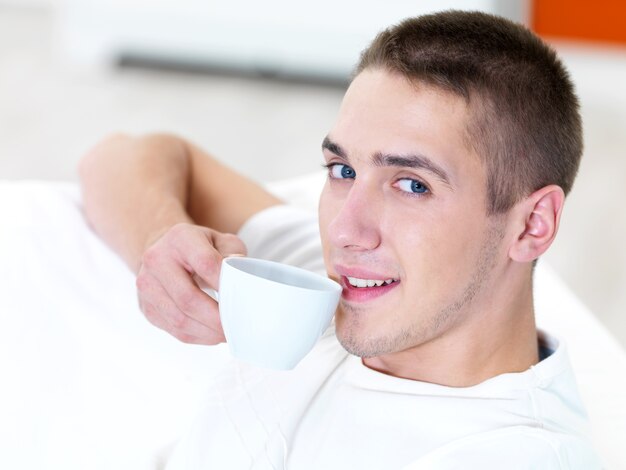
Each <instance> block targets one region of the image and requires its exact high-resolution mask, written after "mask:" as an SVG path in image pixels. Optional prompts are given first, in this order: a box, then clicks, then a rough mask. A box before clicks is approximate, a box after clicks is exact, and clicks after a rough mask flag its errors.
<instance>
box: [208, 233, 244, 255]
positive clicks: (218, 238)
mask: <svg viewBox="0 0 626 470" xmlns="http://www.w3.org/2000/svg"><path fill="white" fill-rule="evenodd" d="M211 239H212V241H213V246H215V249H216V250H217V251H219V252H220V254H221V255H222V256H223V257H224V258H225V257H227V256H235V255H237V256H245V255H247V254H248V249H247V248H246V245H245V244H244V243H243V241H242V240H241V238H239V237H238V236H237V235H233V234H232V233H220V232H215V231H212V233H211Z"/></svg>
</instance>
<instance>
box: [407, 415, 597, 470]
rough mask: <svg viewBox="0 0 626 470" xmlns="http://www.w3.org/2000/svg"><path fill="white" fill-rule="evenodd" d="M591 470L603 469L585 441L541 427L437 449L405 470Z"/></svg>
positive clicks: (511, 430)
mask: <svg viewBox="0 0 626 470" xmlns="http://www.w3.org/2000/svg"><path fill="white" fill-rule="evenodd" d="M460 462H463V468H466V469H487V468H494V469H495V468H507V469H515V470H531V469H532V470H557V469H558V470H575V469H580V470H583V469H584V470H594V469H600V468H602V465H601V463H600V462H599V460H598V458H597V456H596V454H595V452H594V451H593V448H592V446H591V444H590V443H589V442H588V440H587V439H585V438H582V437H579V436H575V435H568V434H562V433H555V432H550V431H547V430H545V429H541V428H533V427H528V426H512V427H508V428H503V429H498V430H494V431H489V432H486V433H481V434H476V435H473V436H469V437H466V438H463V439H459V440H457V441H453V442H451V443H449V444H447V445H445V446H443V447H440V448H438V449H436V450H434V451H432V452H430V453H429V454H427V455H426V456H424V457H423V458H421V459H419V460H418V461H416V462H414V463H413V464H411V465H409V466H407V467H405V470H421V469H436V470H447V469H453V468H458V466H459V463H460Z"/></svg>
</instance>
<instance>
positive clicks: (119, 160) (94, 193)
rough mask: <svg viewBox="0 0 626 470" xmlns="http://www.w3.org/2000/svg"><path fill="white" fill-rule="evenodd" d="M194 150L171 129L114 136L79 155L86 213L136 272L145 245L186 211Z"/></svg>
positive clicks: (187, 218)
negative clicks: (140, 135) (80, 156)
mask: <svg viewBox="0 0 626 470" xmlns="http://www.w3.org/2000/svg"><path fill="white" fill-rule="evenodd" d="M190 168H191V163H190V156H189V153H188V151H187V148H186V145H185V143H184V142H183V141H181V140H180V139H177V138H175V137H173V136H167V135H151V136H146V137H139V138H135V137H129V136H125V135H115V136H111V137H109V138H107V139H105V140H103V141H102V142H101V143H99V144H98V145H97V146H96V147H95V148H94V149H93V150H91V151H90V152H89V153H88V154H87V155H86V156H85V157H84V158H83V159H82V161H81V164H80V182H81V189H82V194H83V203H84V210H85V216H86V217H87V220H88V221H89V223H90V224H91V225H92V227H93V229H94V230H95V231H96V233H98V235H100V236H101V237H102V238H103V239H104V240H105V242H106V243H107V244H109V246H111V248H113V250H115V251H116V252H117V253H118V254H119V255H120V256H121V257H122V258H123V259H124V261H126V263H127V264H128V265H129V266H130V267H131V269H133V270H134V271H135V272H137V270H138V268H139V265H140V261H141V256H142V254H143V252H144V251H145V249H146V247H147V245H149V244H150V242H151V241H153V240H154V239H155V238H156V237H158V236H159V235H160V234H161V233H163V232H164V231H165V230H167V229H168V228H170V227H172V226H173V225H175V224H177V223H180V222H192V220H191V217H190V216H189V215H188V213H187V209H186V208H187V205H188V192H189V182H190V179H191V177H190V171H191V170H190Z"/></svg>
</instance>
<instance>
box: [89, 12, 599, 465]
mask: <svg viewBox="0 0 626 470" xmlns="http://www.w3.org/2000/svg"><path fill="white" fill-rule="evenodd" d="M322 148H323V154H324V159H325V161H326V166H327V168H328V181H327V183H326V185H325V187H324V190H323V193H322V196H321V199H320V206H319V232H320V234H321V239H322V246H323V258H324V262H325V266H326V270H327V273H328V275H329V276H330V277H332V278H334V279H336V280H337V281H338V282H340V283H341V284H342V286H343V293H342V299H341V301H340V305H339V307H338V309H337V312H336V316H335V329H334V330H332V329H331V330H330V331H329V332H328V333H327V334H326V335H325V336H324V338H323V339H322V340H321V341H320V343H319V344H318V346H317V347H316V349H315V350H314V351H313V352H312V353H311V354H310V355H309V356H308V357H307V358H305V360H304V361H303V362H302V363H301V364H300V365H299V366H298V367H297V368H296V369H295V370H294V371H293V372H290V373H274V372H269V371H261V370H257V369H254V368H252V367H246V366H245V365H242V364H238V365H234V366H233V367H232V368H231V369H228V370H226V372H225V373H224V375H223V376H222V377H221V378H220V379H219V380H218V381H216V384H215V387H214V389H213V394H212V395H211V397H209V399H208V402H209V404H208V407H207V409H206V410H205V411H204V412H203V414H202V415H201V416H200V419H199V420H198V423H197V425H196V426H195V427H194V428H193V429H192V430H191V432H190V433H189V435H188V436H187V437H186V438H184V439H183V440H182V441H181V443H180V444H179V446H178V448H177V449H176V450H175V451H174V453H173V455H172V459H171V461H170V464H169V465H170V467H169V468H203V467H202V466H203V465H204V466H206V467H207V468H209V467H210V468H286V467H289V468H298V469H300V468H400V467H405V466H411V468H585V469H587V468H597V467H598V466H599V464H598V462H597V460H596V458H595V456H594V453H593V451H592V449H591V447H590V444H589V442H588V437H587V435H586V430H585V428H586V423H585V421H586V419H585V415H584V411H583V409H582V405H581V403H580V400H579V398H578V395H577V392H576V388H575V385H574V381H573V377H572V373H571V369H570V368H569V365H568V361H567V358H566V352H565V350H564V348H563V346H562V345H559V344H558V342H557V341H556V340H554V339H553V338H551V337H549V336H547V335H546V334H544V333H542V332H539V333H538V332H537V330H536V327H535V322H534V312H533V297H532V273H533V267H534V263H535V261H536V259H537V258H538V257H539V256H541V255H542V254H543V253H544V252H545V251H546V250H547V249H548V248H549V246H550V245H551V243H552V241H553V240H554V237H555V235H556V233H557V230H558V226H559V219H560V216H561V212H562V208H563V202H564V198H565V194H566V193H567V192H568V191H569V190H570V188H571V186H572V183H573V180H574V177H575V174H576V171H577V168H578V164H579V160H580V156H581V153H582V138H581V123H580V116H579V114H578V103H577V99H576V96H575V94H574V91H573V86H572V84H571V82H570V80H569V78H568V76H567V73H566V72H565V70H564V68H563V66H562V65H561V63H560V62H559V60H558V59H557V58H556V56H555V54H554V52H553V51H552V50H551V49H549V48H548V47H547V46H546V45H545V44H543V43H542V42H541V41H540V40H539V39H538V38H537V37H535V36H534V35H533V34H532V33H530V32H529V31H527V30H526V29H525V28H523V27H521V26H519V25H516V24H514V23H511V22H509V21H507V20H504V19H501V18H497V17H494V16H490V15H486V14H482V13H466V12H455V11H451V12H444V13H439V14H434V15H428V16H424V17H420V18H416V19H410V20H407V21H405V22H403V23H401V24H399V25H397V26H394V27H392V28H390V29H388V30H386V31H384V32H382V33H381V34H380V35H379V36H378V37H377V38H376V39H375V40H374V42H373V43H372V44H371V45H370V47H369V48H368V49H367V50H366V51H365V52H364V53H363V55H362V57H361V61H360V63H359V65H358V67H357V70H356V75H355V78H354V80H353V81H352V83H351V85H350V87H349V89H348V91H347V93H346V95H345V98H344V100H343V103H342V106H341V110H340V112H339V116H338V119H337V122H336V123H335V125H334V126H333V128H332V129H331V130H330V132H329V134H328V135H327V136H326V138H325V139H324V140H323V144H322ZM81 175H82V182H83V191H84V202H85V209H86V214H87V217H88V219H89V220H90V222H91V224H92V225H93V227H94V228H95V229H96V231H97V232H98V233H99V234H100V235H101V236H102V237H103V238H104V239H105V240H106V241H107V242H108V243H109V244H110V245H111V246H112V247H113V248H114V249H115V250H116V251H118V252H119V253H120V255H121V256H122V257H123V258H124V259H125V260H126V262H127V263H128V264H129V266H131V267H132V268H133V269H134V270H135V271H136V272H137V273H138V276H137V287H138V291H139V301H140V305H141V308H142V311H143V312H144V314H145V316H146V317H147V319H148V320H149V321H150V322H152V323H153V324H154V325H156V326H157V327H159V328H162V329H164V330H166V331H168V332H169V333H171V334H172V335H174V336H175V337H177V338H178V339H180V340H182V341H184V342H189V343H199V344H217V343H219V342H223V341H224V336H223V332H222V329H221V325H220V320H219V312H218V306H217V304H216V303H214V302H213V301H212V300H211V299H210V298H209V297H208V296H206V295H205V294H204V293H203V292H202V290H201V289H200V288H199V286H198V284H203V283H205V284H207V285H208V286H210V287H213V288H217V287H218V281H219V279H218V276H219V265H220V261H221V259H222V257H224V256H226V255H231V254H245V253H246V252H249V253H250V254H254V255H255V256H263V255H265V256H268V257H272V256H273V257H274V258H278V259H281V260H282V261H285V257H284V256H282V257H281V256H277V255H276V253H277V252H280V251H281V250H280V249H281V247H285V246H288V247H290V248H289V251H290V254H292V255H293V252H296V253H300V254H301V251H302V250H303V246H302V244H303V243H311V242H315V240H316V235H315V234H311V232H310V231H307V230H306V227H310V223H311V222H310V221H307V218H306V217H305V216H302V215H301V214H298V213H296V211H295V210H294V209H289V208H286V207H284V206H281V205H280V204H281V201H280V200H278V199H277V198H275V197H274V196H272V195H271V194H269V193H268V192H266V191H265V190H264V189H262V188H261V187H260V186H258V185H256V184H255V183H253V182H251V181H249V180H247V179H245V178H244V177H242V176H240V175H238V174H236V173H235V172H233V171H231V170H230V169H228V168H226V167H225V166H223V165H221V164H220V163H218V162H217V161H216V160H214V159H212V158H211V157H209V156H208V155H207V154H205V153H204V152H203V151H202V150H200V149H199V148H197V147H195V146H194V145H192V144H190V143H188V142H186V141H184V140H182V139H180V138H177V137H174V136H167V135H157V136H148V137H144V138H130V137H126V136H114V137H112V138H109V139H107V140H105V141H104V142H102V143H101V144H100V145H99V146H98V147H96V148H95V149H94V150H93V151H92V152H91V153H90V154H89V155H87V156H86V157H85V159H84V161H83V163H82V166H81ZM303 228H304V229H303ZM234 233H239V236H236V235H232V234H234ZM303 234H304V235H303ZM282 251H283V252H284V251H285V250H282ZM305 251H306V250H305ZM271 253H273V254H274V255H272V254H271ZM313 258H314V257H313ZM313 258H312V257H311V256H310V255H309V256H304V257H302V259H301V260H300V262H299V263H298V264H301V265H304V266H309V267H310V266H311V263H315V259H313ZM260 301H261V300H260ZM335 336H336V339H335ZM337 340H338V342H337ZM339 344H340V345H341V346H342V347H340V346H339ZM346 351H347V352H346ZM348 353H350V354H348Z"/></svg>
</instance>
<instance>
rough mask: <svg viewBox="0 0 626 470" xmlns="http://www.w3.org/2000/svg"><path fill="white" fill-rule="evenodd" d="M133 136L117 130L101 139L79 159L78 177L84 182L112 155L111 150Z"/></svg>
mask: <svg viewBox="0 0 626 470" xmlns="http://www.w3.org/2000/svg"><path fill="white" fill-rule="evenodd" d="M132 139H133V138H132V137H131V136H130V135H128V134H125V133H122V132H116V133H113V134H110V135H108V136H106V137H105V138H103V139H102V140H100V141H99V142H98V143H97V144H96V145H95V146H94V147H92V148H91V149H90V150H89V151H87V152H86V153H85V154H84V155H83V156H82V157H81V158H80V160H79V161H78V177H79V179H80V181H81V182H82V183H84V182H85V180H87V179H89V178H90V176H91V175H93V174H94V173H96V172H97V170H98V168H99V167H100V165H101V164H102V161H103V160H104V159H105V158H106V157H107V155H110V150H111V149H114V148H115V147H118V148H119V146H121V145H125V144H127V143H128V142H130V141H131V140H132Z"/></svg>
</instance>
